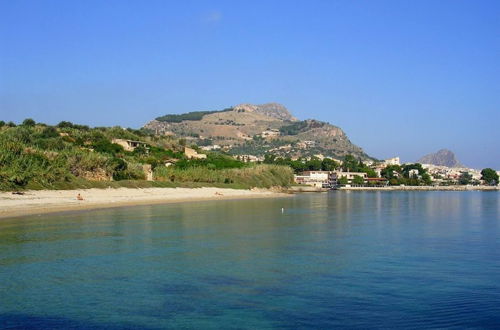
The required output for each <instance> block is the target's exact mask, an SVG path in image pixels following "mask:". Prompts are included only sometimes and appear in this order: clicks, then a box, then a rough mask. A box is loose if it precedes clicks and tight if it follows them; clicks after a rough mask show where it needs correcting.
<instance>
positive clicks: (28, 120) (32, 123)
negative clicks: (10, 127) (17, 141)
mask: <svg viewBox="0 0 500 330" xmlns="http://www.w3.org/2000/svg"><path fill="white" fill-rule="evenodd" d="M21 125H22V126H35V125H36V122H35V121H34V120H33V119H31V118H26V119H25V120H24V121H23V123H22V124H21Z"/></svg>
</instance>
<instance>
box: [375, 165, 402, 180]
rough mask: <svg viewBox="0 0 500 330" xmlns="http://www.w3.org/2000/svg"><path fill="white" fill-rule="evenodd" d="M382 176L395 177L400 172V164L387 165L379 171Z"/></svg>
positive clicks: (389, 178)
mask: <svg viewBox="0 0 500 330" xmlns="http://www.w3.org/2000/svg"><path fill="white" fill-rule="evenodd" d="M380 174H381V176H382V177H384V178H386V179H388V180H391V179H395V178H396V177H398V176H399V175H400V174H401V166H399V165H389V166H387V167H386V168H384V169H382V171H380Z"/></svg>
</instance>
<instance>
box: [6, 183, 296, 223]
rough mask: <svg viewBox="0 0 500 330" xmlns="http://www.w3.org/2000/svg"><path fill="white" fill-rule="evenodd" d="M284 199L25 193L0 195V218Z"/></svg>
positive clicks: (222, 194) (174, 191)
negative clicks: (168, 205) (201, 202)
mask: <svg viewBox="0 0 500 330" xmlns="http://www.w3.org/2000/svg"><path fill="white" fill-rule="evenodd" d="M78 194H81V196H82V197H83V200H77V198H76V196H77V195H78ZM286 196H289V194H286V193H281V192H276V191H272V190H268V189H252V190H239V189H228V188H213V187H204V188H146V189H141V188H108V189H97V188H92V189H80V190H28V191H25V192H24V194H23V195H15V194H12V192H0V219H3V218H13V217H21V216H28V215H38V214H47V213H57V212H65V211H83V210H93V209H103V208H113V207H121V206H135V205H153V204H168V203H180V202H196V201H210V200H233V199H249V198H268V197H273V198H274V197H286Z"/></svg>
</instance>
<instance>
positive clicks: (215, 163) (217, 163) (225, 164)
mask: <svg viewBox="0 0 500 330" xmlns="http://www.w3.org/2000/svg"><path fill="white" fill-rule="evenodd" d="M245 166H247V164H246V163H244V162H242V161H239V160H237V159H234V158H232V157H229V156H226V155H223V154H220V153H215V152H211V153H208V154H207V158H206V159H181V160H180V161H178V162H177V163H176V164H175V167H176V168H179V169H186V168H188V167H206V168H208V169H211V170H220V169H227V168H242V167H245Z"/></svg>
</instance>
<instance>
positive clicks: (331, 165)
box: [321, 158, 340, 171]
mask: <svg viewBox="0 0 500 330" xmlns="http://www.w3.org/2000/svg"><path fill="white" fill-rule="evenodd" d="M339 166H340V164H339V163H337V162H336V161H334V160H333V159H330V158H325V159H323V161H322V162H321V169H322V170H323V171H335V169H337V168H338V167H339Z"/></svg>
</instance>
